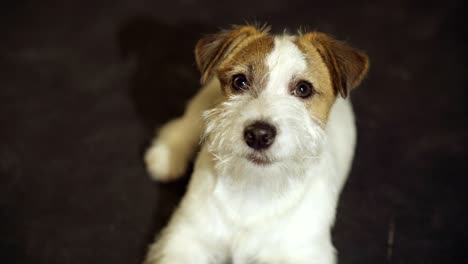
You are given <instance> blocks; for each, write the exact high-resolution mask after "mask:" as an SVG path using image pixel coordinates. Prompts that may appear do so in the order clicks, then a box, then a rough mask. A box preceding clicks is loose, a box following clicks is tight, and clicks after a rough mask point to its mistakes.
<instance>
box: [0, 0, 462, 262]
mask: <svg viewBox="0 0 468 264" xmlns="http://www.w3.org/2000/svg"><path fill="white" fill-rule="evenodd" d="M85 2H88V3H85ZM98 2H99V3H98ZM164 2H165V3H164V4H163V3H158V1H157V0H151V1H150V0H138V1H136V0H127V1H123V0H114V1H78V0H77V1H52V0H43V1H26V0H17V1H14V0H11V1H2V3H1V4H0V259H1V261H0V262H1V263H48V264H50V263H66V264H72V263H77V264H78V263H79V264H83V263H89V264H92V263H99V264H103V263H113V264H117V263H139V262H140V261H141V259H142V256H143V254H144V252H145V247H146V245H147V244H148V243H149V242H150V241H151V240H152V238H153V235H154V234H155V233H156V232H157V231H158V230H160V228H161V227H162V225H163V224H164V223H165V222H166V221H167V219H168V217H169V216H170V214H171V211H172V210H173V208H174V207H175V206H176V205H177V203H178V201H179V199H180V197H181V196H182V194H183V192H184V188H185V184H186V180H185V181H182V182H179V183H175V184H169V185H163V184H157V183H154V182H151V181H150V180H149V179H148V177H147V175H146V173H145V171H144V166H143V162H142V158H141V154H142V151H143V149H144V147H145V146H146V145H147V142H148V140H149V139H150V135H151V134H152V130H153V127H154V126H156V125H159V124H161V123H163V122H164V121H166V120H168V119H169V118H171V117H174V116H175V115H177V114H180V113H181V111H182V110H183V107H184V102H185V101H186V99H187V98H188V97H189V96H190V95H192V94H193V93H194V92H195V91H196V90H197V83H198V75H197V72H196V69H195V66H194V61H193V58H192V50H193V46H194V43H195V41H196V39H197V38H198V37H200V36H201V34H202V33H207V32H213V31H214V30H216V29H218V28H220V27H227V26H228V25H230V24H233V23H234V24H236V23H237V24H239V23H243V21H254V20H257V21H262V22H263V21H265V22H269V23H270V24H272V25H273V28H274V29H275V30H277V31H280V30H282V29H283V28H284V27H286V28H290V29H295V28H296V27H297V26H300V25H308V26H309V28H311V29H318V30H322V31H325V32H328V33H331V34H333V35H335V36H337V37H339V38H341V39H344V40H347V41H349V42H350V43H353V44H354V45H355V46H357V47H360V48H361V49H364V50H366V51H367V52H368V54H369V56H370V58H371V64H372V66H371V71H370V75H369V77H368V78H367V80H366V81H365V82H364V84H363V85H362V86H361V87H360V88H359V89H358V90H357V91H356V92H355V93H354V94H353V100H354V104H355V110H356V114H357V124H358V129H359V138H358V140H359V142H358V148H357V153H356V159H355V162H354V167H353V171H352V174H351V175H350V178H349V181H348V183H347V185H346V188H345V190H344V193H343V195H342V197H341V202H340V207H339V210H338V218H337V219H338V220H337V223H336V228H335V229H334V241H335V244H336V247H337V249H338V251H339V256H340V263H341V264H358V263H359V264H361V263H395V264H397V263H401V264H403V263H405V264H432V263H468V252H467V250H468V239H467V236H468V231H467V228H466V224H468V221H467V220H468V218H467V206H466V205H465V203H466V202H467V199H466V198H467V195H466V193H467V191H466V185H467V184H468V180H467V179H466V177H467V176H468V175H467V173H466V171H467V170H468V165H467V164H468V160H467V159H466V157H467V154H468V151H467V148H466V142H467V123H466V115H467V114H468V113H467V109H466V106H465V103H466V87H467V86H466V81H467V78H466V74H467V72H466V69H467V67H466V63H465V59H466V52H465V51H464V49H466V47H467V45H466V42H464V40H463V38H462V36H463V35H464V33H465V30H464V28H463V20H464V17H463V16H464V15H466V12H465V10H464V8H463V7H464V6H462V1H459V2H458V3H457V2H456V1H450V0H447V1H438V2H437V4H430V3H429V2H428V1H402V0H396V1H393V0H385V1H380V2H379V3H377V2H378V1H347V2H346V3H345V4H340V5H338V4H336V3H330V2H328V1H327V2H324V1H292V0H289V1H281V0H270V1H262V2H260V1H259V2H255V3H254V1H246V0H237V1H227V2H225V3H221V1H216V0H208V1H203V2H202V1H195V0H185V1H182V0H173V1H164ZM389 230H393V232H394V245H393V247H392V253H391V256H389V252H388V249H387V248H388V246H387V244H388V243H387V240H388V234H389Z"/></svg>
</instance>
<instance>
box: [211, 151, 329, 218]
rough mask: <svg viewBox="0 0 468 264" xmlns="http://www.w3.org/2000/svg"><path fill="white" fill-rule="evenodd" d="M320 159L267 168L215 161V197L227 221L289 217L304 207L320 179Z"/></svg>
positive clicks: (243, 161) (274, 165)
mask: <svg viewBox="0 0 468 264" xmlns="http://www.w3.org/2000/svg"><path fill="white" fill-rule="evenodd" d="M209 155H211V154H209ZM320 157H321V156H318V157H316V158H309V159H302V160H297V161H294V160H288V161H285V162H277V163H275V164H269V165H266V166H258V165H254V164H251V163H250V161H248V160H237V162H229V163H223V164H219V163H217V162H216V161H213V163H212V164H213V168H214V172H215V174H216V175H215V186H214V196H215V198H216V199H217V201H218V202H219V204H220V205H221V206H222V207H223V208H222V209H223V211H224V212H225V214H226V217H227V218H231V219H236V218H242V219H243V221H241V222H244V223H254V222H257V221H262V219H264V218H265V217H266V218H271V217H275V216H277V215H278V214H279V213H281V214H284V213H287V212H288V211H289V209H292V208H294V207H295V206H296V205H298V204H301V203H300V200H302V199H303V198H304V196H305V195H306V192H307V191H309V190H311V185H313V184H315V182H316V181H317V180H318V179H319V174H320V168H321V167H322V166H321V164H320V163H321V158H320ZM234 222H236V221H234Z"/></svg>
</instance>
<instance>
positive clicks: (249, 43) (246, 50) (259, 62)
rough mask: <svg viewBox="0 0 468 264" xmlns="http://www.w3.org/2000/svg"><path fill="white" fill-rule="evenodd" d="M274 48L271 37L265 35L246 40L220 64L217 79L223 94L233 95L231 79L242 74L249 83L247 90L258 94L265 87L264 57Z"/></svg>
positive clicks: (266, 71) (266, 76)
mask: <svg viewBox="0 0 468 264" xmlns="http://www.w3.org/2000/svg"><path fill="white" fill-rule="evenodd" d="M273 46H274V40H273V37H272V36H270V35H267V34H262V35H257V36H253V37H250V38H249V39H246V40H245V41H244V42H243V43H242V44H241V45H239V46H238V48H236V49H235V50H233V52H232V53H231V54H230V55H229V56H227V58H226V59H225V60H224V61H223V62H221V63H220V65H219V68H218V71H217V73H218V77H219V80H220V81H221V85H222V89H223V91H224V94H225V95H227V96H229V95H231V94H233V93H234V91H233V90H232V88H231V78H232V76H233V75H236V74H244V75H245V76H246V77H247V79H248V82H249V90H250V91H252V92H256V93H259V92H260V91H261V89H263V87H265V85H266V81H267V79H268V68H267V66H266V63H265V59H266V56H267V55H268V54H269V53H270V52H271V50H272V49H273Z"/></svg>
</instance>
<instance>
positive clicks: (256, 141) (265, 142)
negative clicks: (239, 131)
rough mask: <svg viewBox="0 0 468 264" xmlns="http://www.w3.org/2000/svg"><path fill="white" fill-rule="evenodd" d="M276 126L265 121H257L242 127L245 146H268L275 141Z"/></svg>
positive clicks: (257, 148) (262, 147) (258, 147)
mask: <svg viewBox="0 0 468 264" xmlns="http://www.w3.org/2000/svg"><path fill="white" fill-rule="evenodd" d="M275 136H276V128H275V127H274V126H272V125H270V124H268V123H266V122H261V121H257V122H255V123H253V124H251V125H249V126H247V127H246V128H245V129H244V140H245V143H246V144H247V146H249V147H250V148H252V149H255V150H263V149H266V148H268V147H269V146H271V145H272V144H273V142H274V141H275Z"/></svg>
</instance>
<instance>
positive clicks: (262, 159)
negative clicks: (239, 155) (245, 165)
mask: <svg viewBox="0 0 468 264" xmlns="http://www.w3.org/2000/svg"><path fill="white" fill-rule="evenodd" d="M247 159H248V160H249V161H250V162H252V163H253V164H255V165H258V166H267V165H269V164H271V163H273V161H272V160H271V159H270V158H269V157H268V156H266V155H265V154H255V153H252V154H249V155H248V156H247Z"/></svg>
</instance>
